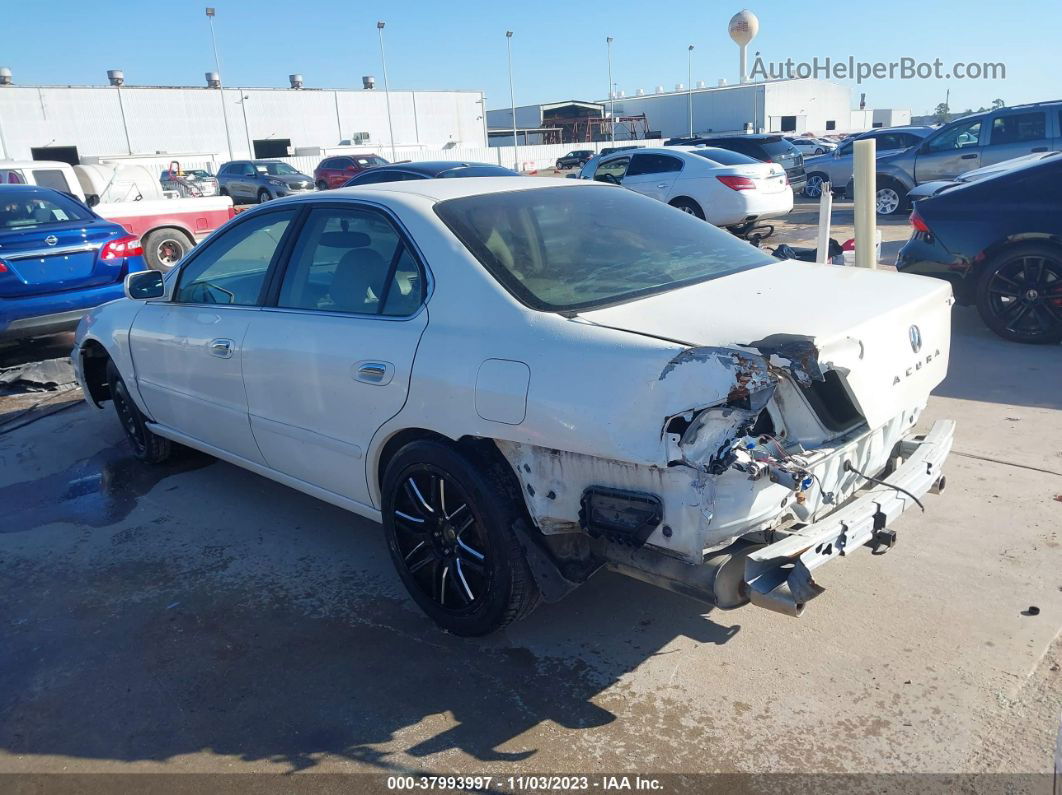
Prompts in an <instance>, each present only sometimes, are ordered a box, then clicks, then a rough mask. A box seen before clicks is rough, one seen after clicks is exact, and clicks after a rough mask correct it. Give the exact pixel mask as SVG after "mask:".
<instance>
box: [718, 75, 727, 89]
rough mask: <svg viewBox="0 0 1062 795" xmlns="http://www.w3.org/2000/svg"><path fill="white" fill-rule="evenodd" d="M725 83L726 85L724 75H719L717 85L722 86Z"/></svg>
mask: <svg viewBox="0 0 1062 795" xmlns="http://www.w3.org/2000/svg"><path fill="white" fill-rule="evenodd" d="M725 85H726V78H725V77H720V78H719V87H720V88H722V87H723V86H725Z"/></svg>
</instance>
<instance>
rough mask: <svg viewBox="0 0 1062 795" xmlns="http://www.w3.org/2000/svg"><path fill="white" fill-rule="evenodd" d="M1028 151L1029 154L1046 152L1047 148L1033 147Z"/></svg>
mask: <svg viewBox="0 0 1062 795" xmlns="http://www.w3.org/2000/svg"><path fill="white" fill-rule="evenodd" d="M1029 151H1030V152H1046V151H1047V147H1046V146H1037V147H1034V148H1033V149H1030V150H1029Z"/></svg>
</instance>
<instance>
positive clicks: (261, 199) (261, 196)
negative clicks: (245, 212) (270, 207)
mask: <svg viewBox="0 0 1062 795" xmlns="http://www.w3.org/2000/svg"><path fill="white" fill-rule="evenodd" d="M271 198H273V197H272V196H270V195H269V191H267V190H266V189H265V188H262V190H260V191H258V203H259V204H265V203H266V202H267V201H269V200H270V199H271Z"/></svg>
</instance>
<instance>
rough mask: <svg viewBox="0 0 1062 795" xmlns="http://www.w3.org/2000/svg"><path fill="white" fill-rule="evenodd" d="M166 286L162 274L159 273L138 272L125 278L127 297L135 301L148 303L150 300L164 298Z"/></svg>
mask: <svg viewBox="0 0 1062 795" xmlns="http://www.w3.org/2000/svg"><path fill="white" fill-rule="evenodd" d="M165 294H166V286H165V285H164V284H163V283H162V274H161V273H159V272H158V271H137V272H136V273H130V274H129V275H128V276H126V277H125V297H126V298H131V299H133V300H134V301H146V300H147V299H149V298H162V296H164V295H165Z"/></svg>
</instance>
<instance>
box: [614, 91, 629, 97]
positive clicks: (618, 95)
mask: <svg viewBox="0 0 1062 795" xmlns="http://www.w3.org/2000/svg"><path fill="white" fill-rule="evenodd" d="M625 96H627V92H626V91H623V90H621V91H620V92H619V93H618V94H617V95H616V99H623V98H624V97H625Z"/></svg>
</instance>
